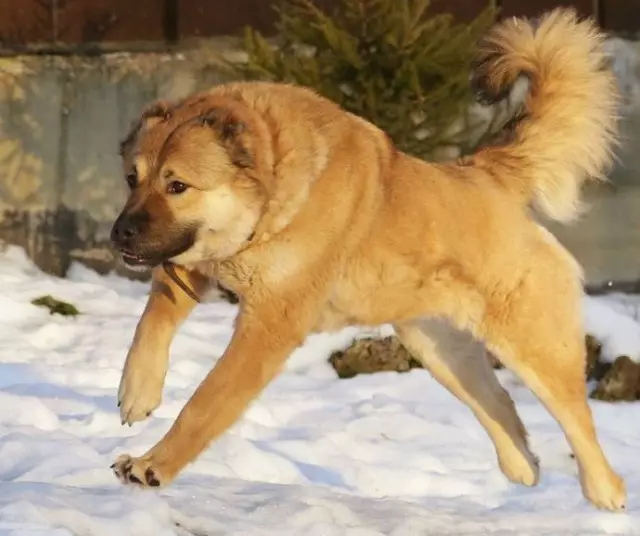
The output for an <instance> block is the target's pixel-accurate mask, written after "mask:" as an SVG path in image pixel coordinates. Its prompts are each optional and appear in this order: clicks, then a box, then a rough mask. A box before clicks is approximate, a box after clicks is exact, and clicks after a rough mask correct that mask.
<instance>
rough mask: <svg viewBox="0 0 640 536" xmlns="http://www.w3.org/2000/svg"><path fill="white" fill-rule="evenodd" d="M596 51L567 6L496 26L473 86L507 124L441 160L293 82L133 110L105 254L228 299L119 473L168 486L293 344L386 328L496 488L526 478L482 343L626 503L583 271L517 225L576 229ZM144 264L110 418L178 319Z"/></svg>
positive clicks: (597, 156) (151, 373)
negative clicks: (153, 434)
mask: <svg viewBox="0 0 640 536" xmlns="http://www.w3.org/2000/svg"><path fill="white" fill-rule="evenodd" d="M602 41H603V37H602V36H601V35H600V34H599V33H598V32H597V31H596V29H595V27H594V25H593V24H592V23H591V22H590V21H578V20H577V19H576V17H575V14H574V13H573V12H572V11H568V10H555V11H553V12H550V13H548V14H547V15H545V16H544V17H542V18H541V19H540V20H538V21H537V23H536V24H535V25H534V24H533V23H531V22H527V21H525V20H511V21H506V22H502V23H500V24H498V25H497V26H496V27H495V28H494V29H493V30H492V31H490V32H489V33H488V35H487V36H486V38H485V39H484V41H483V42H482V43H481V44H480V47H479V53H478V61H477V64H476V67H475V77H474V80H473V83H474V85H475V87H476V88H477V89H478V90H479V91H480V92H481V93H482V95H483V96H484V97H485V98H488V99H489V100H496V99H498V98H501V97H502V96H504V95H505V93H506V92H507V91H508V89H509V88H510V87H511V86H512V85H513V83H514V82H515V80H516V78H517V77H518V76H519V75H520V74H523V73H524V74H526V75H527V76H528V77H529V78H530V95H529V97H528V98H527V100H526V103H525V109H524V113H523V114H522V116H521V118H520V120H519V121H517V122H515V123H514V124H513V125H511V130H510V132H509V133H508V139H507V140H506V141H504V143H501V144H500V145H493V146H490V147H487V148H485V149H483V150H481V151H480V152H478V153H477V154H475V155H474V156H473V157H471V158H465V159H463V160H461V161H459V162H456V163H452V164H446V165H445V164H441V165H436V164H429V163H426V162H423V161H421V160H418V159H415V158H412V157H410V156H408V155H406V154H403V153H402V152H400V151H398V150H397V149H396V148H394V146H393V145H392V143H391V142H390V140H389V138H388V137H387V136H386V135H385V134H384V133H383V132H381V131H380V130H379V129H377V128H376V127H375V126H373V125H371V124H370V123H368V122H366V121H364V120H362V119H360V118H358V117H355V116H353V115H351V114H349V113H347V112H345V111H344V110H342V109H340V108H339V107H338V106H336V105H335V104H333V103H332V102H329V101H328V100H326V99H324V98H321V97H319V96H318V95H316V94H314V93H313V92H311V91H309V90H307V89H303V88H299V87H294V86H290V85H280V84H267V83H231V84H227V85H221V86H218V87H216V88H214V89H213V90H212V91H210V92H207V93H201V94H198V95H194V96H192V97H190V98H187V99H185V100H183V101H180V102H175V103H163V102H159V103H156V104H154V105H153V106H152V107H151V108H150V109H148V110H147V111H146V112H145V113H144V114H143V115H142V117H141V118H140V121H138V123H137V124H136V125H135V126H134V128H133V129H132V131H131V132H130V134H129V136H128V137H127V139H126V140H125V141H124V142H123V144H122V154H123V160H124V166H125V173H126V175H127V177H128V181H129V182H130V183H131V186H132V192H131V196H130V198H129V201H128V202H127V205H126V207H125V209H124V210H123V212H122V214H121V216H120V217H119V219H118V221H117V222H116V224H115V225H114V242H115V243H116V245H117V246H118V247H119V248H120V249H121V250H122V251H123V252H124V255H125V259H129V262H137V263H140V264H146V265H159V264H160V263H162V262H166V261H171V262H172V263H173V264H174V265H176V269H177V271H178V272H179V274H181V277H182V279H183V280H184V281H185V283H186V284H188V285H189V288H191V289H192V290H193V291H194V292H195V293H196V294H197V295H202V294H203V293H204V292H205V291H206V289H207V287H208V286H209V284H210V281H213V280H217V281H219V282H220V283H221V284H222V285H223V286H225V287H227V288H230V289H232V290H233V291H234V292H235V293H237V294H238V295H239V296H240V299H241V301H240V310H239V315H238V318H237V321H236V325H235V333H234V335H233V338H232V340H231V343H230V344H229V347H228V348H227V350H226V352H225V353H224V355H223V356H222V358H221V359H220V360H219V361H218V362H217V364H216V365H215V367H214V369H213V370H212V371H211V372H210V373H209V375H208V376H207V377H206V378H205V379H204V381H203V382H202V383H201V385H200V386H199V387H198V389H197V390H196V392H195V393H194V395H193V397H192V398H191V399H190V400H189V402H188V403H187V404H186V406H185V408H184V409H183V410H182V412H181V413H180V415H179V416H178V418H177V420H176V422H175V423H174V425H173V426H172V428H171V429H170V430H169V431H168V433H167V435H166V436H165V437H164V438H163V439H162V440H161V441H160V442H159V443H158V444H157V445H155V446H154V447H153V448H151V449H150V450H149V451H148V452H147V453H146V454H145V455H143V456H142V457H140V458H132V457H130V456H121V457H120V458H119V459H118V460H117V461H116V463H115V465H114V469H115V471H116V474H117V475H118V476H119V477H120V478H121V479H122V480H123V481H124V482H133V483H135V484H138V485H140V486H145V487H146V486H159V485H166V484H167V483H169V482H170V481H171V480H173V479H174V478H175V477H176V476H177V475H178V473H179V472H180V471H181V470H182V469H183V468H184V467H185V465H187V464H188V463H189V462H192V461H193V460H195V459H196V457H197V456H198V455H199V453H200V452H201V451H202V450H203V449H205V448H206V447H207V445H208V444H209V443H210V442H211V441H212V440H213V439H214V438H216V437H217V436H219V435H220V434H222V433H223V432H224V431H225V430H226V429H227V428H228V427H229V426H230V425H231V424H233V423H234V422H235V421H236V420H237V419H238V418H239V417H240V416H241V414H242V413H243V411H244V410H245V408H246V407H247V405H248V404H249V403H250V402H251V401H252V400H253V399H254V398H255V397H256V396H258V394H259V393H260V392H261V390H262V389H263V388H264V387H265V386H266V385H267V384H268V383H269V382H270V381H271V380H272V379H273V378H274V377H275V376H276V375H277V374H278V371H279V370H280V369H281V367H282V365H283V363H284V362H285V360H286V359H287V357H288V356H289V355H290V353H291V352H292V351H293V350H294V349H295V348H296V347H298V346H299V345H300V344H301V343H302V342H303V341H304V339H305V337H306V336H307V335H308V334H310V333H311V332H314V331H319V330H332V329H336V328H340V327H343V326H346V325H349V324H359V325H363V324H364V325H378V324H382V323H392V324H393V325H394V326H395V329H396V331H397V333H398V335H399V337H400V339H401V340H402V342H403V343H404V344H405V345H406V346H407V347H408V348H409V349H410V350H411V351H412V353H413V354H414V355H415V357H416V358H418V359H420V360H421V362H422V363H423V364H424V365H425V367H426V368H427V369H429V371H430V372H431V373H432V374H433V376H434V377H435V378H436V379H437V380H438V381H440V382H441V383H442V384H443V385H444V386H445V387H446V388H448V389H449V390H450V391H451V393H452V394H454V395H455V396H456V397H458V398H459V399H460V400H461V401H462V402H464V403H465V404H467V405H468V406H469V407H470V408H471V410H472V411H473V412H474V414H475V415H476V416H477V418H478V419H479V421H480V422H481V423H482V425H483V426H484V427H485V428H486V430H487V432H488V434H489V436H490V437H491V439H492V441H493V443H494V445H495V448H496V452H497V456H498V462H499V465H500V467H501V469H502V471H503V472H504V474H505V475H506V476H507V477H508V478H509V479H510V480H512V481H514V482H519V483H522V484H525V485H529V486H531V485H534V484H535V483H536V482H537V481H538V463H537V459H536V457H535V456H534V455H533V454H532V453H531V451H530V450H529V447H528V445H527V438H526V432H525V430H524V427H523V425H522V423H521V421H520V419H519V418H518V415H517V414H516V410H515V407H514V405H513V403H512V401H511V399H510V398H509V395H508V394H507V393H506V391H505V390H504V389H503V388H502V387H501V386H500V384H499V383H498V381H497V379H496V377H495V375H494V373H493V371H492V369H491V367H490V366H489V364H488V362H487V359H486V357H485V355H484V353H483V351H482V343H484V345H486V347H487V348H489V349H490V350H491V351H492V352H494V353H495V354H496V355H497V356H499V357H500V359H501V360H502V362H503V363H504V364H505V365H506V366H507V367H509V368H510V369H511V370H512V371H513V372H515V373H516V374H517V375H519V376H520V378H521V379H522V380H523V381H524V382H525V383H526V384H527V385H528V386H529V387H530V388H531V390H532V391H533V392H534V393H535V394H536V395H537V396H538V397H539V398H540V399H541V400H542V402H543V403H544V404H545V406H546V407H547V408H548V410H549V411H550V412H551V413H552V414H553V416H554V417H555V418H556V419H557V421H558V422H559V423H560V425H561V426H562V428H563V430H564V432H565V434H566V437H567V439H568V441H569V443H570V445H571V447H572V449H573V452H574V453H575V456H576V459H577V461H578V464H579V470H580V480H581V483H582V488H583V492H584V494H585V496H586V497H587V498H588V499H589V500H590V501H592V502H593V503H594V504H595V505H597V506H598V507H601V508H606V509H611V510H620V509H623V508H624V504H625V490H624V483H623V481H622V480H621V479H620V477H619V476H618V475H616V473H614V471H613V470H612V469H611V467H610V466H609V463H608V462H607V460H606V458H605V456H604V454H603V452H602V450H601V448H600V446H599V443H598V440H597V438H596V433H595V430H594V425H593V421H592V417H591V413H590V410H589V407H588V405H587V403H586V392H585V390H586V386H585V377H584V374H585V373H584V361H585V348H584V337H583V328H582V323H581V310H580V303H581V295H582V286H581V272H580V269H579V267H578V265H577V264H576V262H575V261H574V260H573V258H572V257H571V256H570V255H569V253H567V252H566V251H565V250H564V249H563V248H562V247H561V245H560V244H559V243H558V242H557V241H556V240H555V239H554V237H553V236H552V235H551V234H550V233H548V232H547V231H546V230H544V228H543V227H541V226H540V225H539V224H537V223H536V222H535V220H534V219H533V218H532V217H531V214H530V206H531V205H535V206H536V207H538V208H539V209H540V210H541V211H542V212H544V213H545V214H546V215H547V216H549V217H551V218H554V219H558V220H569V219H571V218H572V217H574V216H576V214H577V213H578V208H579V189H580V185H581V183H583V182H584V181H585V180H587V179H590V178H598V177H600V176H601V175H602V173H603V171H604V170H605V167H606V165H608V164H609V162H610V159H611V155H610V150H611V146H612V144H613V142H614V139H615V128H614V127H615V114H616V106H617V97H616V91H615V84H614V79H613V77H612V74H611V73H610V72H609V71H608V70H606V69H605V65H604V61H605V58H604V55H603V52H602V49H601V45H602ZM407 120H409V119H407ZM183 185H187V186H186V187H183ZM185 188H186V189H185ZM183 190H184V191H183ZM155 270H156V271H155V273H154V283H153V288H152V292H151V296H150V298H149V302H148V306H147V308H146V310H145V312H144V314H143V316H142V319H141V320H140V323H139V325H138V328H137V331H136V336H135V340H134V342H133V345H132V347H131V350H130V352H129V355H128V357H127V361H126V365H125V368H124V373H123V377H122V382H121V385H120V390H119V402H120V404H121V415H122V419H123V422H127V423H129V424H131V423H132V422H134V421H139V420H142V419H144V418H146V417H147V416H148V415H149V414H150V412H151V411H152V410H154V409H155V408H156V407H157V406H158V404H159V403H160V400H161V393H162V388H163V382H164V377H165V373H166V371H167V362H168V353H169V351H168V350H169V345H170V342H171V339H172V337H173V335H174V333H175V332H176V330H177V329H178V326H179V324H180V323H181V322H182V321H183V320H184V319H185V318H186V317H187V315H188V314H189V312H190V311H191V310H192V308H193V307H194V306H195V305H196V303H195V301H193V300H192V299H191V298H190V297H189V296H188V295H187V294H185V293H184V292H183V291H182V289H181V288H179V287H178V286H177V285H176V282H175V281H174V280H173V279H171V278H170V277H168V276H167V274H166V273H165V272H164V271H163V270H162V269H161V268H156V269H155ZM478 341H482V343H480V342H478Z"/></svg>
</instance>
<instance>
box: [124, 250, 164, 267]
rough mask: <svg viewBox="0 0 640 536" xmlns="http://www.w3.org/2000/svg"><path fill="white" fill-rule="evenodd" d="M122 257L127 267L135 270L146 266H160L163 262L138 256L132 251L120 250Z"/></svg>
mask: <svg viewBox="0 0 640 536" xmlns="http://www.w3.org/2000/svg"><path fill="white" fill-rule="evenodd" d="M120 255H121V257H122V261H123V262H124V263H125V264H126V265H127V266H131V267H134V268H140V267H145V266H149V267H151V266H155V265H157V264H160V262H161V261H159V262H158V261H157V260H156V259H152V258H151V257H145V256H143V255H138V254H136V253H133V252H131V251H127V250H120Z"/></svg>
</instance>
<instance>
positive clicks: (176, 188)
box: [167, 181, 188, 194]
mask: <svg viewBox="0 0 640 536" xmlns="http://www.w3.org/2000/svg"><path fill="white" fill-rule="evenodd" d="M187 188H188V186H187V185H186V184H185V183H184V182H180V181H171V182H170V183H169V185H168V186H167V192H168V193H170V194H181V193H182V192H184V191H185V190H186V189H187Z"/></svg>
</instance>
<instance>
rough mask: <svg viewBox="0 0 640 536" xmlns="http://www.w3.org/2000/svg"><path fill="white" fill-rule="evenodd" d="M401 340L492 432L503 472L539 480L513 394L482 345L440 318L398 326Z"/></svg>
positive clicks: (519, 480) (515, 477) (521, 480)
mask: <svg viewBox="0 0 640 536" xmlns="http://www.w3.org/2000/svg"><path fill="white" fill-rule="evenodd" d="M395 329H396V333H397V334H398V337H399V338H400V340H401V341H402V343H403V344H404V346H405V347H406V348H407V349H408V350H409V351H410V352H411V353H412V354H413V356H414V357H415V358H416V359H417V360H418V361H420V362H421V363H422V365H423V366H424V367H425V368H426V369H427V370H429V372H430V373H431V374H432V376H433V377H434V378H435V379H436V380H437V381H439V382H440V383H441V384H442V385H443V386H444V387H446V388H447V389H448V390H449V391H450V392H451V393H452V394H453V395H454V396H455V397H457V398H458V399H459V400H460V401H462V402H464V403H465V404H466V405H467V406H468V407H469V408H470V409H471V410H472V411H473V413H474V414H475V416H476V417H477V419H478V420H479V421H480V423H481V424H482V425H483V426H484V428H485V430H486V431H487V433H488V434H489V436H490V438H491V440H492V441H493V444H494V446H495V449H496V454H497V456H498V463H499V465H500V468H501V469H502V472H503V473H504V474H505V476H506V477H507V478H508V479H509V480H511V481H512V482H516V483H520V484H524V485H527V486H533V485H535V484H536V483H537V482H538V460H537V458H536V456H535V455H534V454H532V453H531V451H530V450H529V446H528V444H527V434H526V431H525V428H524V426H523V424H522V422H521V421H520V418H519V417H518V414H517V413H516V409H515V406H514V404H513V401H512V400H511V398H510V396H509V394H508V393H507V392H506V390H505V389H504V388H503V387H502V386H501V385H500V383H499V382H498V379H497V378H496V375H495V372H494V370H493V368H492V366H491V364H490V363H489V360H488V358H487V355H486V351H485V349H484V347H483V345H482V344H481V343H479V342H478V341H477V340H475V339H473V337H472V336H471V335H470V334H469V333H467V332H462V331H459V330H457V329H456V328H454V327H453V326H451V325H450V324H449V323H448V322H446V321H444V320H439V319H429V320H420V321H415V322H411V323H406V324H402V325H397V326H395Z"/></svg>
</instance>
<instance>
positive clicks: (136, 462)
mask: <svg viewBox="0 0 640 536" xmlns="http://www.w3.org/2000/svg"><path fill="white" fill-rule="evenodd" d="M111 469H113V472H114V474H115V475H116V477H118V480H120V482H122V483H123V484H133V485H135V486H138V487H141V488H158V487H160V486H163V485H164V484H166V482H165V480H164V479H163V476H162V474H161V472H160V471H159V469H158V468H156V467H154V464H153V459H152V458H148V457H143V458H132V457H131V456H129V455H128V454H123V455H122V456H119V457H118V459H117V460H116V461H115V463H114V464H113V465H112V466H111Z"/></svg>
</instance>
